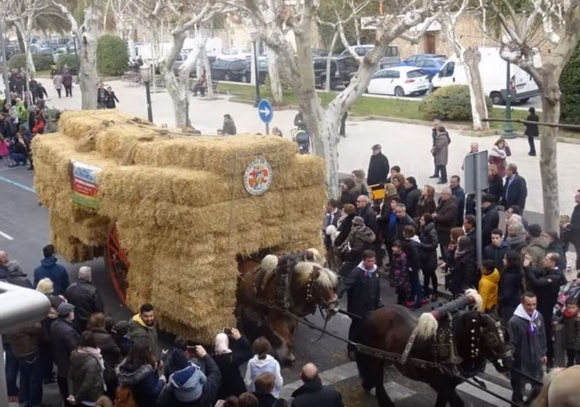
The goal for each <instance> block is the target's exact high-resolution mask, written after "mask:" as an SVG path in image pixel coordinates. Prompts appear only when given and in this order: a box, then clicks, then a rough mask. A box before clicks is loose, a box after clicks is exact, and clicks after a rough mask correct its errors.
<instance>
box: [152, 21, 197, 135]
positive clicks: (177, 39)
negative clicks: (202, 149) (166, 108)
mask: <svg viewBox="0 0 580 407" xmlns="http://www.w3.org/2000/svg"><path fill="white" fill-rule="evenodd" d="M184 42H185V33H184V32H183V31H181V30H178V29H176V30H175V31H174V32H173V45H172V46H171V51H170V52H169V56H168V57H167V58H166V59H165V60H164V61H163V63H162V64H161V74H162V75H163V80H164V82H165V88H166V89H167V92H168V93H169V96H171V101H172V102H173V113H174V116H175V126H176V127H179V128H184V127H187V122H186V109H187V91H188V89H187V88H188V87H187V82H188V79H189V72H190V71H191V67H192V66H193V65H194V64H195V62H196V61H197V57H198V56H199V51H200V48H199V47H195V48H194V49H193V50H192V51H191V53H190V54H189V55H188V56H187V59H186V61H184V63H183V65H182V67H180V69H179V78H178V77H176V76H175V73H174V72H173V63H174V62H175V60H176V59H177V56H178V55H179V53H180V52H181V50H182V49H183V43H184ZM182 68H183V69H182Z"/></svg>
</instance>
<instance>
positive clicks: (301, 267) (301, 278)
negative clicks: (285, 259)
mask: <svg viewBox="0 0 580 407" xmlns="http://www.w3.org/2000/svg"><path fill="white" fill-rule="evenodd" d="M315 267H317V268H318V270H319V272H320V275H319V276H318V278H317V279H316V283H317V284H320V286H321V287H322V288H324V289H326V290H334V289H336V287H337V286H338V276H337V275H336V273H335V272H334V271H332V270H329V269H325V268H323V267H320V265H319V264H318V263H314V262H310V261H301V262H299V263H298V264H296V266H295V267H294V273H295V274H296V277H297V280H298V282H300V284H306V283H307V282H308V281H309V280H310V276H311V274H312V272H313V271H314V268H315Z"/></svg>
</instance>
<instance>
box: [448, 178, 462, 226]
mask: <svg viewBox="0 0 580 407" xmlns="http://www.w3.org/2000/svg"><path fill="white" fill-rule="evenodd" d="M449 188H451V193H452V194H453V196H454V197H455V199H456V200H457V215H456V217H455V224H454V226H457V227H461V226H462V225H463V215H464V214H465V191H464V190H463V188H461V178H459V176H458V175H453V176H452V177H451V178H450V180H449Z"/></svg>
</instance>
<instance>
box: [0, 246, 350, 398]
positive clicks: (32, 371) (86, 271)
mask: <svg viewBox="0 0 580 407" xmlns="http://www.w3.org/2000/svg"><path fill="white" fill-rule="evenodd" d="M40 263H41V264H40V266H38V267H37V268H36V269H35V270H34V275H33V278H32V282H31V280H30V279H29V278H28V276H27V274H26V273H25V272H24V271H23V270H22V268H21V267H20V265H19V263H18V262H17V261H14V260H10V259H9V257H8V254H7V253H6V252H4V251H0V281H3V282H7V283H10V284H15V285H18V286H20V287H22V288H26V289H36V290H37V291H39V292H41V293H43V294H44V295H46V296H47V298H48V300H49V302H50V311H49V313H48V314H47V316H46V318H45V319H44V320H43V321H41V322H40V323H36V324H31V325H30V326H26V327H23V328H19V329H16V330H14V331H13V332H11V333H9V334H8V335H5V336H3V341H4V349H5V352H6V380H7V388H8V396H9V400H8V401H9V402H14V403H19V405H21V406H30V407H40V406H42V405H43V404H42V399H43V389H44V385H48V384H50V383H53V382H57V384H58V388H59V392H60V395H61V398H62V402H63V404H64V406H65V407H70V406H73V405H83V406H113V405H114V406H118V407H214V406H235V407H238V406H241V407H280V406H290V405H291V406H294V407H303V406H304V407H305V406H312V405H314V404H312V403H315V404H316V403H320V404H321V405H324V406H329V407H343V403H342V398H341V396H340V393H338V392H336V391H335V390H334V389H332V388H329V387H326V386H323V385H322V381H321V379H320V376H319V375H318V369H317V368H316V366H315V365H313V364H312V363H308V364H306V365H305V366H304V368H303V370H302V375H301V377H302V380H303V382H304V384H303V386H302V387H300V388H298V389H297V390H295V391H294V393H293V394H292V397H291V399H290V400H284V399H281V398H279V395H280V390H281V388H282V385H283V379H282V375H281V368H280V364H279V363H278V361H277V360H276V359H274V357H273V356H272V355H271V354H272V346H271V344H270V342H269V341H268V340H267V339H266V338H265V337H259V338H257V339H256V340H255V341H254V342H253V344H252V345H250V342H249V341H248V339H247V338H246V337H245V336H243V335H242V334H241V333H240V332H239V331H238V330H237V329H235V328H226V329H224V332H220V333H218V334H217V335H216V338H215V345H214V347H213V352H212V355H210V354H208V352H207V351H206V350H205V349H204V347H203V346H201V345H199V344H198V343H196V342H192V341H188V340H186V339H185V338H182V337H178V338H176V339H175V340H174V343H173V346H172V347H171V348H170V349H169V350H164V349H163V348H162V346H161V343H160V341H159V337H158V334H157V327H156V319H155V310H154V307H153V305H151V304H143V305H142V306H141V307H140V309H139V312H138V313H137V314H135V315H134V316H133V317H132V318H131V319H130V320H128V321H123V320H122V321H115V320H114V319H113V318H111V317H108V316H106V315H105V305H104V304H103V301H102V299H101V296H100V294H99V291H98V290H97V288H96V287H95V286H94V285H93V283H92V273H91V269H90V268H89V267H87V266H83V267H80V269H79V270H78V280H77V281H76V282H75V283H73V284H70V281H69V276H68V273H67V271H66V269H65V268H64V267H63V266H62V265H60V264H59V263H58V261H57V258H56V257H55V249H54V246H52V245H47V246H45V247H44V249H43V259H42V260H41V262H40ZM243 365H246V366H245V374H242V370H241V368H242V366H243ZM55 367H56V369H55ZM54 372H56V374H55V373H54Z"/></svg>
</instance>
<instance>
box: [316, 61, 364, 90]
mask: <svg viewBox="0 0 580 407" xmlns="http://www.w3.org/2000/svg"><path fill="white" fill-rule="evenodd" d="M327 59H328V58H314V61H313V62H314V83H315V85H316V87H318V88H322V89H325V88H326V61H327ZM357 71H358V62H357V61H356V60H355V59H354V58H353V57H337V58H334V57H333V58H331V59H330V75H331V77H330V89H333V90H334V89H339V88H344V87H346V86H348V84H349V83H350V80H351V78H352V76H353V75H354V74H355V73H356V72H357Z"/></svg>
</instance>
